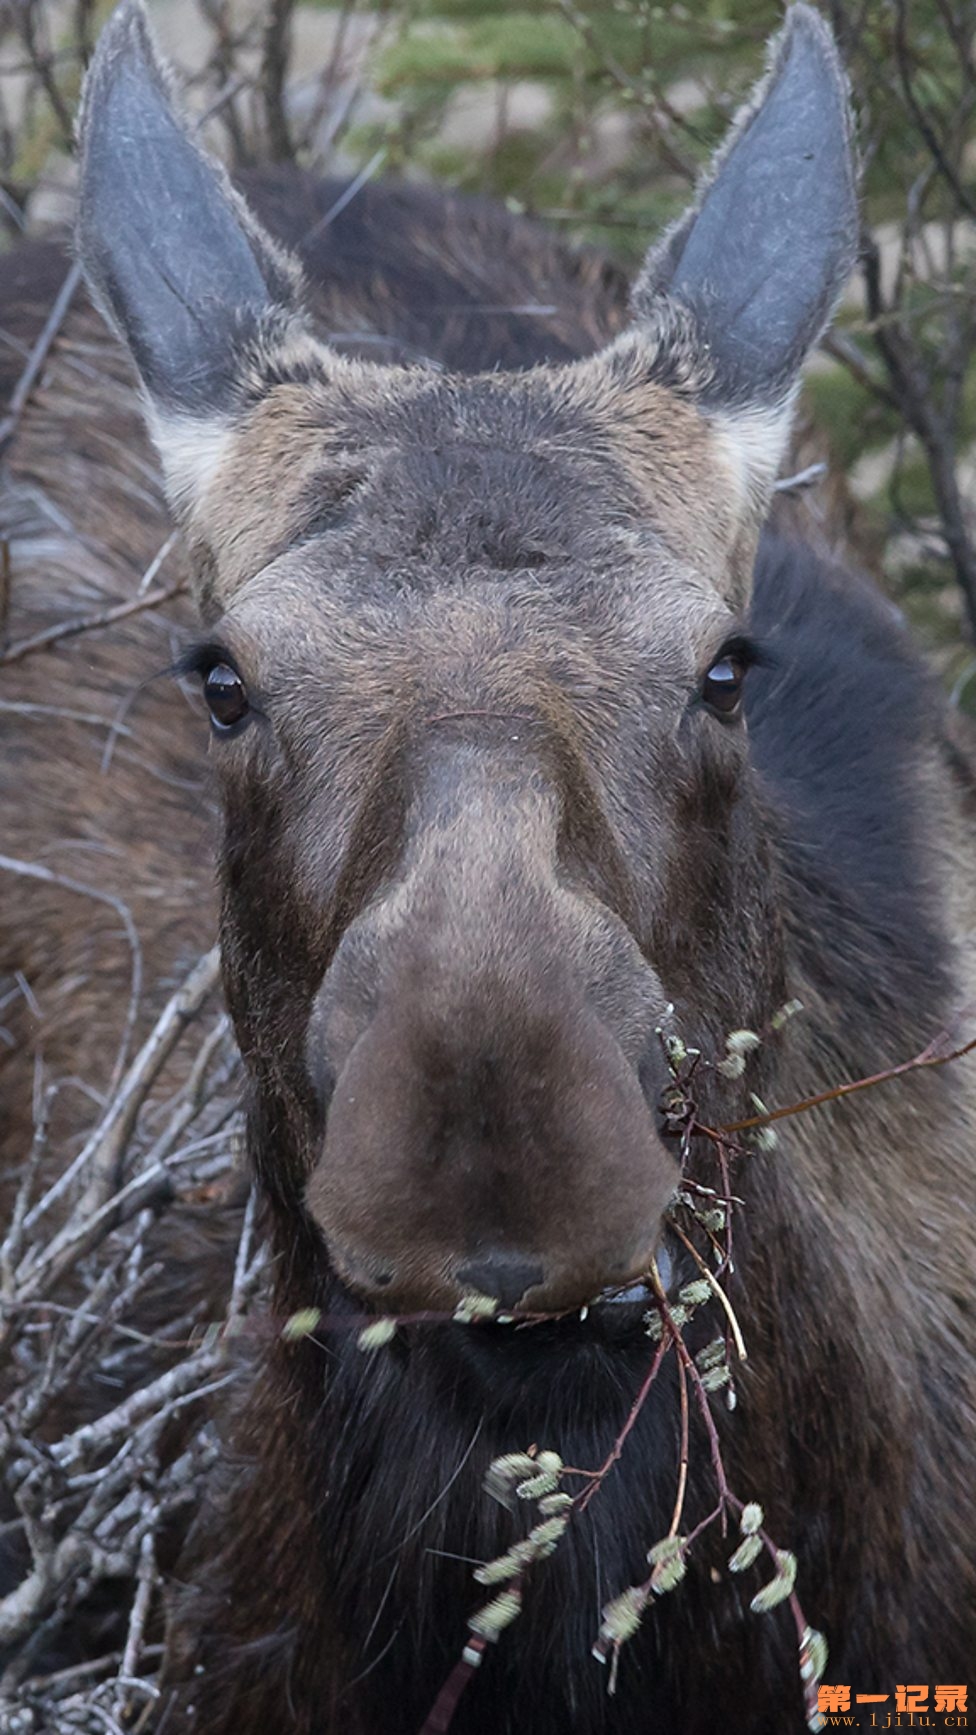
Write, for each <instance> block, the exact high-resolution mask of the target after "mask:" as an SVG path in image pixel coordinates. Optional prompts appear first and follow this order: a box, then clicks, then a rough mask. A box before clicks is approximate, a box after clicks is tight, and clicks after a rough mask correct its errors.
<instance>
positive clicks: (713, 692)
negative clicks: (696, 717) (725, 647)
mask: <svg viewBox="0 0 976 1735" xmlns="http://www.w3.org/2000/svg"><path fill="white" fill-rule="evenodd" d="M745 675H746V664H745V663H744V662H743V661H742V660H741V659H740V658H739V657H735V656H733V655H732V654H731V653H730V652H726V654H725V655H724V656H722V657H719V659H718V662H716V663H713V664H712V666H711V668H710V669H709V671H708V674H707V675H706V676H705V679H704V681H703V683H702V699H703V700H704V702H705V704H706V705H707V706H708V708H709V710H710V711H714V712H715V713H716V715H717V716H719V717H733V716H734V715H735V713H736V712H737V711H738V709H739V701H740V700H741V698H742V683H743V681H744V680H745Z"/></svg>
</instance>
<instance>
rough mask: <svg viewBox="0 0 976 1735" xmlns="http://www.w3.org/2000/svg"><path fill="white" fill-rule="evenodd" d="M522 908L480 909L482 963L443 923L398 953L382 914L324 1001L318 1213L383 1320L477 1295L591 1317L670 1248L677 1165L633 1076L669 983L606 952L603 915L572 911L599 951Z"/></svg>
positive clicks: (346, 959) (339, 1257) (350, 940)
mask: <svg viewBox="0 0 976 1735" xmlns="http://www.w3.org/2000/svg"><path fill="white" fill-rule="evenodd" d="M528 904H529V906H530V907H529V908H528V910H527V909H526V907H525V906H524V904H523V905H522V906H521V907H520V906H519V901H518V898H517V897H516V898H515V899H514V907H513V900H512V898H511V897H510V898H509V902H508V907H507V909H506V911H505V921H504V924H502V923H501V922H499V923H498V924H497V926H496V924H495V922H494V921H493V920H492V915H493V912H491V911H490V910H487V911H482V920H481V922H480V923H477V922H475V923H471V922H469V923H468V931H471V932H473V933H474V935H475V936H476V938H475V941H474V942H473V943H472V944H470V945H467V946H465V945H462V944H460V942H459V929H458V926H457V925H456V923H454V922H453V921H452V920H451V919H450V912H449V911H447V912H445V911H444V910H443V909H441V910H440V911H438V912H436V914H435V912H434V911H432V910H430V909H429V906H428V908H427V915H428V916H429V918H430V919H429V920H421V919H420V917H419V914H418V912H417V911H413V912H412V913H411V917H410V919H408V920H407V922H406V923H405V925H404V927H403V929H402V930H401V931H400V933H399V934H398V936H397V937H396V938H395V939H393V940H391V938H390V925H391V924H390V918H389V912H388V911H383V910H382V909H381V910H380V911H378V912H374V913H373V914H372V915H371V916H370V917H368V918H364V920H363V922H362V923H361V924H356V925H355V926H354V928H353V929H352V930H350V932H349V934H348V935H347V937H346V940H345V941H344V942H343V945H342V946H341V947H340V948H339V952H338V954H337V956H336V959H335V961H334V963H333V966H332V969H331V970H330V972H329V975H328V977H327V979H326V982H325V984H324V985H323V990H322V994H321V995H320V999H319V1004H318V1007H317V1009H316V1014H315V1016H314V1017H313V1020H312V1026H311V1034H310V1048H311V1049H312V1050H314V1054H315V1056H316V1057H317V1058H318V1060H319V1065H318V1068H317V1070H318V1073H319V1075H320V1076H322V1077H325V1078H329V1079H330V1080H331V1079H334V1080H335V1082H334V1086H333V1087H332V1089H331V1095H330V1098H329V1101H328V1104H327V1115H326V1126H325V1136H324V1141H323V1145H322V1148H321V1152H320V1156H319V1159H318V1161H317V1163H316V1165H315V1167H314V1169H313V1172H312V1174H311V1177H310V1179H309V1182H308V1188H307V1194H306V1198H307V1204H308V1208H309V1210H310V1212H311V1215H312V1216H313V1218H314V1219H315V1221H316V1223H317V1224H318V1226H319V1228H320V1230H321V1231H322V1233H323V1235H324V1238H325V1240H326V1243H327V1245H328V1247H329V1249H330V1252H331V1255H332V1260H333V1264H334V1266H335V1268H336V1269H337V1271H338V1273H339V1275H340V1277H342V1278H343V1280H344V1281H345V1282H346V1283H347V1284H348V1285H349V1286H350V1287H352V1288H353V1289H354V1290H355V1291H356V1292H357V1293H359V1294H362V1295H364V1296H365V1297H367V1298H368V1299H370V1300H371V1301H373V1302H374V1304H376V1305H379V1306H381V1307H382V1308H383V1309H384V1311H388V1310H405V1309H409V1310H413V1309H436V1310H453V1309H454V1308H455V1307H456V1306H457V1304H458V1303H459V1302H460V1301H461V1300H462V1299H463V1298H464V1297H465V1295H470V1294H471V1293H472V1292H477V1293H478V1294H481V1295H488V1296H491V1297H493V1298H494V1299H495V1300H496V1301H497V1302H498V1303H499V1305H500V1307H502V1308H503V1309H511V1308H524V1309H527V1310H530V1311H539V1312H541V1311H559V1310H561V1309H563V1308H570V1307H574V1306H579V1305H581V1304H582V1303H583V1302H586V1301H588V1300H590V1299H592V1298H593V1297H594V1296H595V1295H597V1294H599V1293H600V1291H601V1290H602V1289H604V1288H605V1287H606V1286H607V1285H609V1284H617V1283H620V1284H623V1283H626V1282H628V1281H632V1280H633V1279H634V1278H635V1277H638V1276H639V1275H641V1274H642V1273H643V1272H644V1271H646V1269H647V1266H648V1264H649V1261H650V1259H651V1257H652V1255H653V1253H654V1250H655V1248H656V1246H657V1243H658V1240H659V1238H660V1234H661V1219H662V1215H663V1213H664V1211H665V1210H666V1208H667V1205H668V1202H669V1199H670V1197H671V1195H672V1193H673V1190H674V1187H675V1185H676V1181H677V1165H676V1162H675V1160H674V1157H673V1156H672V1154H671V1152H670V1151H669V1150H668V1149H667V1148H666V1147H665V1145H664V1144H663V1142H662V1141H661V1139H660V1136H659V1133H658V1130H657V1116H656V1112H655V1105H654V1103H653V1100H652V1101H651V1102H649V1101H648V1099H647V1097H646V1096H645V1090H644V1087H643V1086H642V1082H641V1076H642V1072H644V1073H645V1074H646V1064H645V1067H644V1068H642V1067H641V1064H640V1063H641V1058H642V1057H643V1058H644V1061H645V1063H646V1054H647V1046H648V1043H647V1038H648V1037H649V1038H650V1041H651V1043H652V1044H653V1023H654V1018H655V1015H656V1016H658V1017H659V1016H660V1009H661V1004H662V999H663V996H662V992H661V988H660V984H659V983H658V982H657V980H656V978H655V977H654V975H653V972H652V971H651V970H650V969H649V968H648V966H647V965H646V963H645V962H644V960H643V959H642V958H641V957H640V954H639V953H638V951H637V948H636V947H634V946H633V944H632V943H631V942H630V941H629V939H627V940H626V942H625V941H623V940H620V937H619V936H617V937H616V938H617V939H618V941H619V944H617V946H616V950H614V948H612V947H611V948H609V950H608V946H607V944H606V935H605V934H604V936H603V940H604V944H603V946H602V948H601V947H600V946H597V944H596V939H597V936H596V935H595V933H594V932H593V931H592V925H593V922H594V919H595V918H594V917H593V915H592V913H591V912H590V911H589V910H586V911H582V910H574V911H572V912H571V914H572V916H573V917H574V919H575V920H577V921H579V920H584V919H585V921H586V923H588V924H589V926H590V929H591V931H590V932H589V935H588V939H589V944H588V945H587V944H586V943H582V942H581V936H580V934H579V933H574V932H573V931H572V930H573V922H569V923H567V922H566V921H565V920H562V921H561V920H560V919H559V918H560V901H559V900H558V899H557V900H554V901H547V899H546V898H545V897H543V896H541V895H539V896H536V897H534V898H531V899H529V900H528ZM422 908H423V906H422ZM562 913H563V915H564V914H565V912H562ZM494 914H496V915H497V912H494ZM596 953H600V954H601V956H602V958H603V968H602V969H601V971H600V972H599V979H598V980H596V979H592V970H591V974H590V978H588V976H587V971H586V969H585V967H584V962H585V960H586V959H588V958H589V959H590V960H591V962H592V957H593V956H594V955H595V954H596ZM611 964H612V968H611ZM608 971H609V975H608ZM611 978H612V980H611ZM641 1031H643V1032H644V1033H645V1035H644V1039H643V1040H642V1039H640V1037H639V1032H641ZM323 1055H324V1061H323V1058H322V1057H323ZM315 1070H316V1068H315V1067H314V1066H313V1071H315Z"/></svg>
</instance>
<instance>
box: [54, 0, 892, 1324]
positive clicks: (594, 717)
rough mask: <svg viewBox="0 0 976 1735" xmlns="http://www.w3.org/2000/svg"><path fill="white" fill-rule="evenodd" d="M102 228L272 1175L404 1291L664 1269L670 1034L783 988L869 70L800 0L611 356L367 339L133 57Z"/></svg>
mask: <svg viewBox="0 0 976 1735" xmlns="http://www.w3.org/2000/svg"><path fill="white" fill-rule="evenodd" d="M81 145H82V151H83V179H82V193H81V210H80V221H79V246H80V253H81V259H82V262H83V265H84V269H85V273H86V276H87V279H88V282H89V285H90V287H91V290H92V293H93V295H94V296H95V298H96V300H97V301H98V303H99V304H100V306H101V307H102V309H103V310H104V312H105V313H106V315H107V316H108V317H109V319H110V320H111V321H112V322H113V324H114V325H115V326H116V327H117V329H118V330H119V332H120V333H121V335H122V336H123V338H124V339H125V341H126V342H127V344H128V346H129V349H130V351H131V354H132V357H133V360H134V362H135V365H136V367H137V369H138V372H139V375H140V377H141V381H142V385H143V390H144V400H145V405H146V414H147V418H148V423H149V427H150V430H151V433H152V436H153V438H154V440H155V443H156V446H157V449H158V452H159V456H160V460H161V463H162V467H163V472H164V477H165V481H166V486H167V490H168V495H169V499H170V502H171V505H172V509H173V512H174V514H175V515H176V517H177V518H178V520H179V522H180V523H181V524H182V526H183V527H184V529H185V532H186V535H187V538H188V541H189V545H190V549H191V553H192V559H193V564H194V572H195V579H196V585H197V595H198V602H199V609H200V614H201V617H202V620H203V622H204V623H205V626H204V633H205V636H204V637H203V639H202V640H201V642H200V644H199V645H198V646H196V647H195V648H194V649H193V650H192V651H191V652H190V653H189V655H188V657H187V659H186V660H185V667H186V668H188V669H190V668H192V669H193V670H195V671H196V672H198V673H199V675H200V676H201V677H202V680H203V690H204V694H205V697H206V701H207V704H208V706H209V709H210V715H211V718H212V727H213V758H214V762H215V767H216V774H217V779H218V783H219V786H220V791H221V798H222V805H223V813H224V838H223V846H222V856H221V877H222V887H223V915H222V939H223V956H224V970H225V979H226V986H227V993H228V998H229V1002H230V1006H231V1010H232V1013H233V1017H234V1020H235V1024H236V1028H237V1032H238V1035H239V1039H240V1043H241V1047H242V1051H243V1054H244V1057H245V1061H246V1064H247V1067H248V1070H249V1073H250V1076H251V1079H252V1083H253V1088H254V1093H255V1101H256V1104H257V1108H256V1110H255V1112H256V1114H257V1116H258V1118H259V1119H260V1122H261V1125H262V1127H263V1129H264V1137H263V1138H262V1140H261V1141H260V1142H259V1150H258V1156H259V1162H260V1165H261V1169H262V1175H263V1179H264V1182H265V1184H266V1186H267V1188H268V1189H269V1190H270V1192H271V1193H272V1195H273V1196H274V1197H275V1198H276V1199H277V1200H278V1201H279V1202H280V1203H282V1204H283V1205H284V1206H285V1207H286V1208H287V1209H288V1210H290V1211H292V1212H295V1211H297V1212H299V1213H300V1214H301V1215H302V1217H303V1219H304V1221H305V1222H306V1224H307V1225H314V1233H316V1234H318V1235H320V1236H321V1238H322V1240H323V1241H324V1246H325V1249H326V1250H327V1256H328V1261H329V1264H330V1266H331V1268H332V1269H333V1270H334V1271H335V1272H337V1273H338V1275H339V1277H340V1278H341V1280H342V1281H343V1282H344V1283H345V1284H346V1285H347V1286H348V1287H350V1288H351V1289H352V1290H353V1291H355V1292H356V1293H357V1294H358V1295H361V1296H363V1297H365V1298H367V1299H368V1300H369V1301H370V1302H372V1303H373V1304H376V1305H381V1306H382V1307H383V1309H384V1310H387V1309H390V1308H393V1307H397V1308H403V1307H423V1308H438V1307H447V1308H451V1307H453V1306H454V1305H455V1304H456V1303H457V1302H458V1301H459V1300H461V1299H462V1298H463V1297H464V1296H465V1295H468V1294H470V1293H471V1292H472V1291H475V1292H478V1293H480V1294H487V1295H490V1296H492V1297H494V1298H496V1300H497V1301H498V1302H500V1303H501V1304H502V1305H503V1306H504V1307H506V1308H507V1307H516V1306H518V1307H523V1308H529V1309H539V1310H542V1309H545V1310H559V1309H564V1308H570V1307H573V1306H579V1305H580V1304H582V1303H584V1302H586V1301H587V1300H589V1299H590V1298H591V1297H593V1296H594V1295H596V1294H597V1293H599V1292H600V1291H602V1290H604V1289H605V1288H608V1287H611V1286H624V1285H626V1284H628V1283H629V1282H631V1281H633V1280H635V1279H637V1278H639V1277H640V1275H641V1274H642V1273H643V1272H645V1271H646V1270H647V1268H648V1265H649V1262H650V1260H651V1259H652V1258H653V1256H654V1255H655V1251H656V1249H657V1248H658V1245H659V1243H660V1240H661V1236H662V1218H663V1214H664V1212H665V1210H666V1208H667V1205H668V1202H669V1199H670V1197H671V1195H672V1193H673V1190H674V1187H675V1184H676V1180H677V1175H678V1167H677V1162H676V1158H675V1155H674V1152H673V1149H672V1148H671V1147H670V1146H669V1145H668V1143H667V1141H666V1140H665V1139H664V1138H663V1137H662V1134H661V1130H660V1124H659V1114H658V1103H659V1097H660V1092H661V1089H662V1086H663V1085H664V1084H665V1083H666V1080H667V1074H666V1069H665V1067H664V1065H663V1061H662V1057H661V1045H660V1040H659V1036H658V1034H657V1032H658V1031H659V1030H660V1028H661V1026H662V1024H663V1023H665V1022H666V1021H667V1020H668V1019H673V1020H674V1021H675V1027H676V1028H678V1029H682V1030H684V1031H685V1032H686V1033H693V1034H694V1035H695V1036H696V1037H702V1036H704V1037H708V1036H710V1037H711V1038H712V1039H714V1040H715V1041H716V1042H719V1041H720V1039H721V1036H722V1034H723V1033H724V1032H727V1031H728V1030H729V1029H730V1028H731V1027H733V1026H735V1025H742V1024H744V1023H745V1024H749V1023H753V1022H754V1023H759V1022H761V1021H762V1020H763V1019H764V1018H766V1017H768V1014H769V1011H770V1010H771V1008H773V1007H775V1005H776V1004H777V1003H778V998H782V997H783V995H784V991H785V982H784V973H783V972H784V962H783V950H782V942H781V940H780V937H779V929H778V922H777V915H776V900H775V887H774V885H773V876H772V875H771V872H770V860H769V839H768V824H767V820H766V814H765V808H764V804H763V794H762V788H761V783H760V781H759V779H758V778H757V776H756V773H755V771H754V768H753V767H752V765H751V762H750V751H749V737H748V729H747V726H746V722H745V720H744V718H745V710H744V704H743V691H744V687H745V685H746V683H747V678H748V669H749V664H750V662H751V661H752V660H754V658H755V655H756V652H755V650H754V648H753V646H752V644H751V642H750V639H749V637H748V625H747V622H748V605H749V588H750V573H751V567H752V561H753V556H754V552H755V547H756V541H757V537H758V532H759V528H760V525H761V522H762V519H763V516H764V514H765V511H766V509H767V506H768V503H769V500H770V497H771V491H772V488H773V484H774V482H775V479H776V477H777V473H778V470H779V466H780V464H781V462H782V460H783V458H784V454H785V452H786V448H787V443H788V439H789V432H790V417H791V407H792V404H793V401H794V397H795V391H796V386H797V381H798V376H799V370H800V368H801V364H802V363H803V360H804V358H805V356H806V354H807V352H808V351H809V350H810V348H811V346H812V345H813V344H814V343H816V341H817V339H818V338H819V336H820V334H821V332H822V330H823V328H824V325H825V323H826V321H827V319H828V318H829V316H830V313H831V311H832V309H833V306H834V304H835V302H836V300H837V297H838V295H839V292H840V290H841V288H842V286H843V283H844V280H845V278H846V276H847V273H848V271H849V269H850V267H851V264H852V261H853V257H854V252H855V247H856V237H857V227H858V214H857V202H856V189H855V171H854V165H853V156H852V144H851V128H850V120H849V114H848V108H847V100H846V91H845V84H844V79H843V76H842V73H841V71H840V68H839V65H838V62H837V59H836V55H835V51H834V48H833V44H832V41H831V39H830V36H829V33H828V31H827V29H826V28H825V26H824V25H823V23H822V22H821V21H820V19H819V18H818V17H817V15H816V14H815V13H814V12H813V11H812V10H810V8H808V7H807V6H803V5H797V6H794V7H793V8H792V10H791V11H790V12H789V14H788V17H787V21H786V24H785V26H784V29H783V31H782V33H781V34H780V36H779V37H778V38H777V40H776V41H775V42H774V44H773V46H772V50H771V55H770V61H769V68H768V72H767V74H766V77H765V78H764V80H763V81H762V83H761V84H760V86H759V87H758V89H757V90H756V92H755V93H754V95H753V97H752V99H751V100H750V102H749V103H748V104H747V106H746V107H745V109H744V110H743V112H742V114H741V115H740V116H739V118H738V120H737V121H736V123H735V125H734V127H733V129H732V132H731V135H730V137H729V139H728V141H727V143H726V145H725V147H724V148H723V150H722V151H721V152H720V154H719V156H718V158H717V159H716V162H715V164H714V165H713V168H712V170H711V172H710V173H709V174H708V176H707V177H706V178H705V179H704V181H703V183H702V185H701V187H700V190H699V193H698V196H697V198H696V200H695V202H694V204H693V205H692V207H691V209H690V210H689V211H688V212H687V214H686V215H685V216H684V217H682V218H681V219H680V220H679V221H678V222H677V223H676V224H675V226H674V227H673V228H672V229H671V230H670V231H669V232H668V234H667V235H666V236H665V237H664V239H663V241H662V242H661V243H660V244H659V245H658V246H657V247H656V248H654V250H653V251H652V252H651V254H650V256H649V258H648V260H647V263H646V265H645V267H644V270H643V272H642V273H641V275H640V277H639V279H638V281H637V283H636V286H635V288H634V291H633V298H632V319H631V323H630V325H629V327H628V329H627V330H626V331H625V332H624V333H623V334H622V335H620V336H619V337H617V338H616V339H614V340H613V341H612V342H610V343H609V345H608V346H607V347H606V348H604V349H603V350H602V351H601V352H599V353H597V354H594V355H592V356H589V357H586V358H585V359H583V360H580V361H575V362H571V363H568V364H565V365H560V366H545V367H537V368H533V369H530V370H527V371H525V372H519V373H495V374H488V375H481V376H463V375H462V376H451V375H449V374H445V373H443V372H441V371H439V370H437V369H435V368H433V367H428V366H425V365H422V364H421V365H411V366H403V367H400V366H397V367H393V366H380V365H372V364H366V363H363V362H360V361H355V360H350V359H349V358H348V357H343V356H341V355H339V354H337V353H336V352H335V350H334V349H333V348H330V347H329V345H328V344H327V343H326V342H325V341H323V340H322V338H321V337H320V336H319V335H318V334H317V332H316V330H315V327H314V322H313V321H312V320H311V318H310V317H309V315H308V314H307V313H306V311H305V303H304V295H303V284H302V274H301V270H300V268H299V266H298V264H297V263H296V261H295V260H294V259H293V258H291V257H288V256H286V255H285V254H284V253H283V252H282V251H281V250H280V249H279V247H278V246H277V245H276V244H275V243H274V242H273V241H272V240H271V239H270V238H269V236H268V235H267V234H266V233H264V231H263V230H262V229H261V227H260V226H259V225H258V223H257V222H256V220H255V218H254V217H253V215H252V214H251V213H250V212H249V210H248V208H247V206H246V204H245V203H244V201H243V199H242V198H241V197H240V195H239V194H238V193H237V192H236V191H235V190H234V189H233V188H232V186H231V184H230V182H229V181H228V179H227V177H226V175H225V174H224V173H223V172H222V170H221V169H220V168H219V167H218V166H217V165H216V164H215V163H214V162H213V161H211V160H210V158H209V157H208V156H206V155H205V153H204V152H203V151H202V150H201V149H200V148H199V146H198V144H197V143H196V142H195V140H194V138H193V136H192V135H191V133H190V131H189V130H188V128H187V125H186V124H185V122H184V121H183V120H182V119H181V118H180V116H179V114H178V112H177V108H176V105H175V102H174V97H173V93H172V90H171V88H170V84H169V80H168V78H167V75H166V73H165V72H164V70H163V68H162V66H161V64H160V61H159V59H158V57H157V55H156V52H155V49H154V46H153V43H152V40H151V37H150V33H149V30H148V27H147V24H146V20H145V17H144V14H143V11H142V9H141V7H140V6H139V5H138V4H135V3H133V0H126V3H125V4H124V5H123V6H122V7H121V8H120V10H119V11H118V12H117V13H116V14H115V16H114V18H113V20H112V21H111V23H110V25H109V27H108V28H107V30H106V32H105V34H104V36H103V38H102V41H101V43H100V46H99V49H98V53H97V55H96V58H95V63H94V66H93V69H92V72H91V74H90V77H89V81H88V85H87V90H86V96H85V102H84V108H83V115H82V121H81Z"/></svg>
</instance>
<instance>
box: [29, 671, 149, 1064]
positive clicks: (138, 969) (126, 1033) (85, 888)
mask: <svg viewBox="0 0 976 1735" xmlns="http://www.w3.org/2000/svg"><path fill="white" fill-rule="evenodd" d="M0 661H2V658H0ZM0 870H2V871H4V872H5V873H12V874H19V875H20V876H21V877H22V878H24V879H31V880H40V881H41V883H42V884H43V885H48V886H60V887H61V888H62V890H64V891H68V892H77V893H78V894H79V896H81V897H85V898H93V899H94V900H95V902H96V903H98V904H106V905H107V906H108V908H109V909H110V910H114V911H115V913H116V915H117V916H118V917H119V920H120V921H121V923H122V927H123V929H124V931H125V937H126V939H127V940H128V942H129V950H130V952H131V954H132V973H131V978H130V981H131V986H130V990H129V1006H128V1010H127V1012H126V1019H125V1026H124V1028H123V1031H122V1039H121V1042H120V1044H119V1052H118V1057H117V1059H116V1062H115V1068H114V1070H113V1073H112V1078H111V1080H110V1083H109V1095H111V1094H112V1092H113V1091H114V1090H115V1088H116V1085H117V1084H118V1081H119V1077H120V1075H121V1071H122V1068H123V1066H124V1065H125V1061H126V1057H127V1055H128V1052H129V1041H130V1039H131V1036H132V1032H133V1030H134V1029H135V1023H136V1018H137V1016H138V1012H139V999H140V996H141V994H142V947H141V946H140V944H139V935H138V933H137V932H136V925H135V923H134V921H133V920H132V912H131V911H130V909H129V906H128V904H125V903H123V901H122V899H121V898H116V897H114V896H113V895H112V893H111V892H105V891H102V890H101V889H100V887H98V886H90V885H86V884H85V882H84V881H83V880H76V879H72V878H71V877H70V876H69V875H68V874H58V873H54V872H52V870H51V869H50V868H46V867H43V866H42V865H41V863H40V862H33V861H18V860H16V859H15V858H14V857H13V856H8V855H0Z"/></svg>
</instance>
